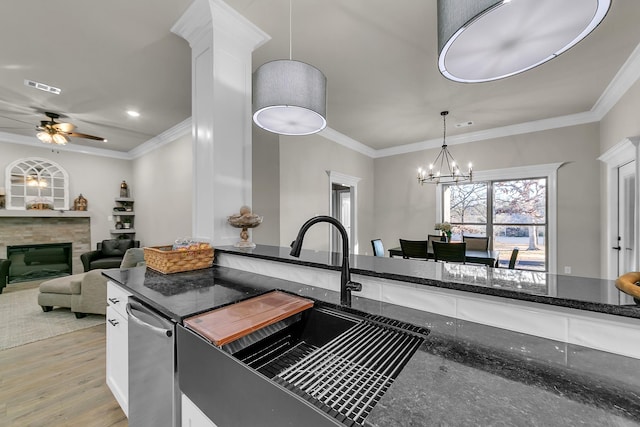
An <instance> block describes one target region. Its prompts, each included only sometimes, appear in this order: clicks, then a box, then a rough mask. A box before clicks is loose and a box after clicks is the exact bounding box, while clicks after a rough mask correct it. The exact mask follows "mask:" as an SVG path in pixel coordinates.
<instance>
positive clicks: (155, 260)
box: [144, 245, 213, 274]
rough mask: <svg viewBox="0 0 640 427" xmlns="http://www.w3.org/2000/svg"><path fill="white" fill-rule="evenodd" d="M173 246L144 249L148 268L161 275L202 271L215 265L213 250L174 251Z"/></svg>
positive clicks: (210, 248) (209, 248)
mask: <svg viewBox="0 0 640 427" xmlns="http://www.w3.org/2000/svg"><path fill="white" fill-rule="evenodd" d="M172 248H173V246H171V245H168V246H151V247H145V248H144V261H145V263H146V264H147V267H149V268H151V269H153V270H156V271H159V272H160V273H164V274H169V273H179V272H181V271H191V270H200V269H202V268H209V267H211V265H212V264H213V248H212V247H208V248H204V249H193V250H180V251H177V250H172Z"/></svg>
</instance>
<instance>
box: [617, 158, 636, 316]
mask: <svg viewBox="0 0 640 427" xmlns="http://www.w3.org/2000/svg"><path fill="white" fill-rule="evenodd" d="M635 172H636V165H635V161H633V162H629V163H627V164H625V165H623V166H620V168H618V237H617V240H618V245H617V246H616V247H614V249H616V250H617V251H618V276H620V275H622V274H625V273H628V272H630V271H637V270H636V269H637V266H636V244H635V235H636V221H635V218H636V211H635V210H636V209H635V208H636V174H635ZM620 303H621V304H632V303H633V298H631V297H630V296H629V295H626V294H622V293H621V294H620Z"/></svg>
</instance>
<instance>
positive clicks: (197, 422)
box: [182, 394, 217, 427]
mask: <svg viewBox="0 0 640 427" xmlns="http://www.w3.org/2000/svg"><path fill="white" fill-rule="evenodd" d="M182 427H217V426H216V425H215V424H214V423H213V421H211V420H210V419H209V418H208V417H207V416H206V415H205V414H203V413H202V411H201V410H200V409H199V408H198V407H197V406H196V405H195V403H193V402H192V401H191V400H189V398H188V397H187V396H185V395H184V394H183V395H182Z"/></svg>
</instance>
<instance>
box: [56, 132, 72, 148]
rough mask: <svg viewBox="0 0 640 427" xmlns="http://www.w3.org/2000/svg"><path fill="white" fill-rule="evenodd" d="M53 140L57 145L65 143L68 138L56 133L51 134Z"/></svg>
mask: <svg viewBox="0 0 640 427" xmlns="http://www.w3.org/2000/svg"><path fill="white" fill-rule="evenodd" d="M53 142H55V143H56V144H58V145H67V143H68V142H69V138H67V136H66V135H63V134H61V133H56V134H54V135H53Z"/></svg>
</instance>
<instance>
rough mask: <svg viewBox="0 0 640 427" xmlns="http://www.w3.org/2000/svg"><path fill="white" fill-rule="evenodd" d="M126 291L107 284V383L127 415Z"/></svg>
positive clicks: (113, 284) (127, 335)
mask: <svg viewBox="0 0 640 427" xmlns="http://www.w3.org/2000/svg"><path fill="white" fill-rule="evenodd" d="M129 295H131V294H129V293H128V292H127V291H125V290H124V289H122V288H121V287H120V286H118V285H116V284H115V283H113V282H111V281H110V282H108V284H107V304H108V305H107V385H108V386H109V389H111V393H113V395H114V397H115V398H116V400H117V401H118V404H119V405H120V407H121V408H122V410H123V411H124V413H125V415H127V416H129V342H128V341H129V334H128V322H127V312H126V305H127V300H128V298H129Z"/></svg>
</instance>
